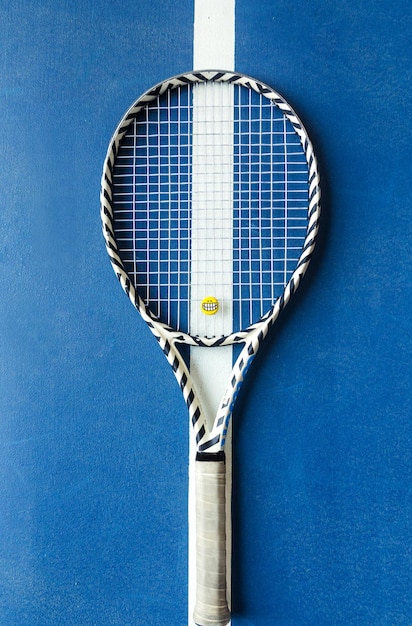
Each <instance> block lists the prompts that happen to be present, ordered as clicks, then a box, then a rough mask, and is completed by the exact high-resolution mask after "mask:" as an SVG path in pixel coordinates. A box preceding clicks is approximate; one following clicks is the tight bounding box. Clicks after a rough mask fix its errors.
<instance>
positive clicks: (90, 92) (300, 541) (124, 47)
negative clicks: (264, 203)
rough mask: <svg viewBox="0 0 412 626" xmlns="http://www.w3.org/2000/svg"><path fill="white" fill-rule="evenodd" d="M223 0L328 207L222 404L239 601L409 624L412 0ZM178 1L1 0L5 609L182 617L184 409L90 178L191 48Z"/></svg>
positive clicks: (244, 606) (38, 621) (293, 623)
mask: <svg viewBox="0 0 412 626" xmlns="http://www.w3.org/2000/svg"><path fill="white" fill-rule="evenodd" d="M236 11H237V31H236V43H237V46H236V68H237V69H238V70H240V71H244V72H246V73H249V74H251V75H254V76H256V77H258V78H260V79H262V80H264V81H266V82H268V83H269V84H272V85H273V86H274V87H275V88H277V89H279V91H280V92H281V93H283V94H284V95H285V96H286V97H287V99H288V100H290V102H291V104H292V105H293V106H294V107H295V108H296V110H297V112H298V113H299V114H300V116H301V117H302V119H303V121H304V123H305V125H306V126H307V128H308V131H309V133H310V135H311V137H312V138H313V140H314V143H315V145H316V148H317V153H318V157H319V160H320V166H321V172H322V174H323V191H324V202H323V204H324V221H323V225H322V230H321V243H320V246H319V248H318V250H317V253H316V256H315V259H314V263H313V265H312V267H311V269H310V271H309V274H308V276H307V277H305V281H304V283H303V284H302V287H301V288H300V289H299V292H298V294H297V295H296V297H295V298H294V300H293V301H292V303H291V304H290V305H289V306H288V308H287V310H286V311H285V313H284V315H282V316H281V319H280V320H279V323H277V327H276V329H274V331H273V333H272V334H271V336H270V337H271V338H270V339H269V343H268V345H267V346H266V347H264V348H263V350H262V353H261V354H259V356H258V358H257V359H255V362H254V364H253V366H252V368H251V370H250V373H249V377H248V380H249V383H247V382H246V383H245V385H246V386H245V387H244V388H243V389H242V391H241V393H240V395H239V404H238V406H237V409H236V410H235V415H234V420H235V444H236V451H235V458H234V462H235V482H234V496H235V499H234V574H233V586H234V589H233V598H234V618H233V626H246V625H247V626H251V625H253V626H273V625H278V624H279V625H282V626H302V625H314V626H323V625H324V626H331V625H339V626H347V625H348V624H357V625H360V626H363V625H366V626H368V625H371V626H376V625H379V626H393V625H397V624H402V625H403V624H409V623H412V607H411V594H410V589H411V582H412V581H411V561H410V535H411V526H410V509H411V487H410V485H411V453H410V450H411V413H412V410H411V399H410V385H411V378H412V376H411V374H412V371H411V369H412V368H411V363H412V358H411V356H412V355H411V329H410V319H411V314H410V311H411V308H412V296H411V288H410V261H411V254H410V241H411V225H412V206H411V204H412V201H411V198H412V189H411V169H412V168H411V151H410V146H411V131H410V121H409V120H410V111H411V104H412V103H411V93H412V89H411V87H412V85H411V81H412V77H411V71H410V61H411V53H412V44H411V39H410V33H411V30H412V23H411V22H412V19H411V8H410V7H409V6H406V4H405V3H398V4H397V3H394V2H390V1H389V0H379V1H378V2H375V3H366V2H363V3H353V2H349V0H338V1H335V2H332V1H326V0H324V1H323V2H306V1H303V0H297V1H296V2H294V3H290V2H285V1H284V0H279V1H278V2H272V1H271V2H269V1H265V0H253V1H252V0H238V1H237V5H236ZM192 25H193V7H192V2H191V1H190V2H189V1H188V0H184V1H182V2H177V3H176V2H171V1H169V0H167V1H164V0H162V1H160V0H152V1H150V2H149V1H148V0H140V1H139V2H132V1H128V0H126V1H124V2H120V1H110V2H109V1H108V0H97V1H94V2H93V3H84V2H80V1H78V0H75V1H72V2H68V1H63V0H56V1H54V2H51V0H48V1H46V0H40V1H38V2H36V3H33V2H30V1H29V0H19V1H17V0H12V1H11V2H9V3H7V6H6V5H5V6H4V8H3V11H2V25H1V27H0V29H1V37H2V55H1V60H0V63H1V65H0V98H1V110H2V114H1V116H0V132H1V142H2V156H3V158H2V168H1V171H2V194H1V214H0V224H1V228H0V263H1V272H0V290H1V296H2V305H1V307H0V329H1V330H0V349H1V355H2V359H1V363H0V370H1V378H0V502H1V513H0V578H1V585H0V624H1V625H2V626H3V625H4V626H37V625H42V626H49V625H50V626H55V625H56V624H59V625H62V626H69V625H70V626H71V625H76V626H83V625H92V624H96V625H99V626H101V625H104V626H111V625H116V626H117V625H119V626H127V625H131V624H133V625H134V626H135V625H141V626H143V625H144V626H182V625H184V624H185V623H186V621H187V615H186V611H187V609H186V576H187V554H186V553H187V539H186V524H187V513H186V488H187V467H186V463H187V451H188V437H187V418H186V409H185V406H184V401H183V400H182V398H181V394H180V391H179V389H178V387H177V385H176V383H175V380H174V377H173V374H172V372H171V371H169V366H168V365H167V363H166V361H165V360H164V357H163V355H162V354H161V351H160V350H159V349H158V347H157V346H156V342H155V340H154V338H153V337H152V336H151V334H150V333H148V332H147V329H146V328H145V326H144V324H143V322H142V321H141V320H140V319H139V317H138V315H137V314H136V312H135V311H134V310H133V308H132V307H131V306H130V303H129V302H128V300H127V298H126V297H125V296H124V295H123V294H122V291H121V289H120V287H119V286H118V285H117V283H116V279H115V277H114V275H113V272H112V270H111V268H110V264H109V261H108V259H107V256H106V253H105V250H104V245H103V239H102V236H101V233H100V222H99V215H98V214H99V203H98V194H99V182H100V174H101V167H102V163H103V159H104V154H105V150H106V146H107V144H108V141H109V139H110V135H111V133H112V131H113V129H114V127H115V125H116V123H117V121H118V120H119V119H120V117H121V115H122V114H123V112H124V111H125V110H126V108H127V107H128V106H129V105H130V104H131V102H132V101H133V100H134V99H135V98H136V97H137V96H138V95H140V94H141V93H142V92H143V91H144V90H145V89H146V88H148V87H150V86H151V85H152V84H154V83H156V82H157V81H159V80H161V79H163V78H165V77H167V76H169V75H173V74H176V73H178V72H181V71H186V70H188V69H190V68H191V65H192ZM154 381H157V383H156V384H155V382H154ZM159 416H163V417H162V421H159ZM165 425H166V426H167V428H173V429H174V432H175V435H174V438H173V440H170V439H169V437H168V436H167V433H166V432H165V428H164V426H165Z"/></svg>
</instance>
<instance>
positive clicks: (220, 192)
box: [188, 0, 235, 626]
mask: <svg viewBox="0 0 412 626" xmlns="http://www.w3.org/2000/svg"><path fill="white" fill-rule="evenodd" d="M234 57H235V0H195V1H194V43H193V69H194V70H207V69H224V70H234ZM216 87H219V86H218V85H217V86H216ZM201 97H202V96H201V95H195V96H194V107H195V106H196V102H200V100H199V98H201ZM222 98H223V102H225V103H226V105H228V106H229V107H230V108H231V110H232V111H233V92H232V90H231V89H230V90H226V94H222ZM199 111H200V110H199ZM203 111H204V112H205V113H206V116H207V112H206V110H205V109H203ZM194 116H195V117H196V116H198V112H196V111H194ZM198 122H199V123H200V124H203V123H205V122H206V123H210V121H209V122H207V120H206V119H205V118H204V116H203V113H200V118H198ZM221 122H222V120H220V121H218V122H217V124H218V126H219V124H220V128H219V131H221V130H222V126H224V127H225V130H224V134H225V141H224V142H222V140H220V143H221V144H222V143H224V144H227V145H230V146H233V138H231V137H230V134H231V133H233V124H232V129H230V123H229V124H226V125H225V124H223V125H222V124H221ZM195 128H196V125H195V127H194V130H195ZM209 128H210V127H209ZM213 134H214V133H213ZM228 135H229V137H228ZM200 158H201V157H200V155H199V159H200ZM224 158H225V159H227V155H225V157H224ZM196 159H197V157H196V153H195V154H194V155H193V170H194V171H193V180H192V185H193V186H192V190H193V188H194V190H195V192H197V191H202V190H203V191H204V190H205V187H208V188H209V194H210V191H211V190H212V195H213V197H214V201H213V203H218V202H220V203H221V206H224V207H225V208H224V209H223V211H224V213H225V214H224V215H222V214H220V217H221V219H222V222H221V223H218V222H214V225H212V228H213V230H214V235H213V236H214V240H216V238H217V240H218V241H219V232H218V231H219V230H220V242H221V243H220V244H219V243H217V244H216V245H217V246H218V248H217V249H215V250H214V251H213V252H212V255H213V256H214V258H215V259H217V258H218V256H220V253H219V245H220V250H221V249H222V246H225V247H226V248H227V246H229V247H231V246H232V230H233V229H232V225H231V219H232V198H231V194H232V184H231V180H232V173H231V172H230V171H229V170H228V169H227V168H223V169H225V173H224V174H223V176H224V179H223V180H218V179H215V180H213V178H214V175H213V171H212V167H210V171H209V173H208V175H207V176H206V177H204V176H202V175H201V174H196V168H197V164H196ZM218 169H219V168H214V171H216V170H218ZM229 177H230V184H229V185H226V184H225V181H226V182H227V180H228V178H229ZM228 194H229V196H228ZM193 195H194V194H193ZM209 197H211V196H210V195H209ZM198 206H199V205H198ZM210 208H213V207H210ZM196 211H197V205H196V200H195V201H194V203H193V205H192V237H194V240H197V241H198V242H199V247H200V249H199V250H194V249H193V247H192V256H193V258H194V259H196V258H197V259H198V263H197V265H196V261H195V265H194V271H193V272H192V275H191V294H192V295H191V300H192V307H191V310H192V311H193V312H192V313H191V320H190V321H191V325H193V328H191V332H194V333H199V334H200V333H203V332H204V330H207V329H205V328H204V327H203V324H205V323H211V324H212V325H213V324H214V323H215V322H214V321H213V318H214V316H205V315H203V314H200V315H201V317H202V318H203V319H201V318H199V314H198V309H199V298H200V300H202V298H203V297H205V296H209V295H215V294H214V293H205V289H207V288H208V287H209V285H208V284H205V277H204V271H203V272H202V268H201V265H202V264H203V265H204V262H203V261H202V255H204V251H202V250H201V239H202V234H201V230H202V229H203V228H204V226H205V225H204V223H203V224H202V220H204V216H202V211H201V208H200V214H197V215H196ZM193 212H194V213H195V215H193ZM229 214H230V215H229ZM228 215H229V218H230V219H228ZM223 223H224V224H225V227H223ZM193 225H194V228H195V231H194V232H193ZM209 226H210V225H208V227H209ZM197 229H199V230H198V232H197V233H196V230H197ZM225 230H226V231H228V230H230V236H228V234H227V233H225V232H224V231H225ZM229 239H230V242H229ZM192 245H193V242H192ZM221 251H222V250H221ZM203 258H204V256H203ZM232 267H233V265H232V261H231V259H229V260H228V259H226V262H225V263H224V266H223V267H221V266H220V267H219V265H218V264H217V263H215V261H213V263H212V267H209V268H208V280H209V277H210V274H212V276H213V274H215V275H217V273H218V272H223V273H224V274H228V273H230V276H229V277H227V276H225V278H224V280H223V281H221V282H224V283H225V284H226V288H227V289H231V283H232V280H233V278H232ZM209 270H210V271H209ZM212 280H213V278H212ZM215 280H216V279H215ZM216 282H217V280H216ZM211 287H212V288H213V285H211ZM215 297H218V295H215ZM220 297H222V298H223V299H224V294H222V296H220ZM229 297H230V299H231V294H230V296H229ZM218 299H219V297H218ZM221 315H224V320H223V326H224V332H229V331H230V330H231V325H232V311H231V307H229V308H226V309H225V310H224V311H223V312H221ZM206 318H208V320H210V321H209V322H206ZM216 323H218V322H216ZM196 329H198V330H196ZM209 332H210V334H213V329H211V331H209ZM209 332H207V333H206V334H209ZM222 332H223V331H222ZM219 334H220V333H219ZM232 352H233V350H232V347H231V346H229V347H224V348H211V349H208V348H198V347H195V348H191V349H190V371H191V375H192V376H193V378H194V383H195V385H196V390H197V394H198V396H199V401H200V404H201V406H202V408H203V411H204V412H205V414H206V417H207V419H208V421H209V422H213V419H214V416H215V413H216V411H217V408H218V405H219V402H220V399H221V397H222V395H223V392H224V390H225V386H226V384H227V382H228V381H229V378H230V373H231V369H232ZM190 428H191V426H190ZM195 456H196V446H195V441H194V437H193V433H192V428H191V434H190V465H189V505H188V506H189V599H188V604H189V607H188V624H189V626H193V624H194V622H193V618H192V615H193V609H194V603H195V589H196V534H195V510H194V509H195V507H194V503H195V496H194V476H193V475H194V459H195ZM226 467H227V472H228V475H227V512H228V513H229V516H228V519H229V520H230V502H231V484H232V480H231V467H232V455H231V436H230V433H228V437H227V439H226ZM230 543H231V525H230V523H229V524H228V527H227V546H228V555H227V557H228V568H227V571H228V593H229V606H230V578H231V568H230V561H231V550H230Z"/></svg>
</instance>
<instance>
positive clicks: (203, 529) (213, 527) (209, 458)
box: [193, 451, 230, 626]
mask: <svg viewBox="0 0 412 626" xmlns="http://www.w3.org/2000/svg"><path fill="white" fill-rule="evenodd" d="M195 485H196V604H195V609H194V613H193V619H194V621H195V623H196V624H197V625H198V626H226V624H227V623H228V622H229V620H230V612H229V607H228V604H227V593H226V489H225V488H226V468H225V453H224V452H223V451H221V452H217V453H214V454H212V453H209V454H207V453H202V452H198V453H197V457H196V463H195Z"/></svg>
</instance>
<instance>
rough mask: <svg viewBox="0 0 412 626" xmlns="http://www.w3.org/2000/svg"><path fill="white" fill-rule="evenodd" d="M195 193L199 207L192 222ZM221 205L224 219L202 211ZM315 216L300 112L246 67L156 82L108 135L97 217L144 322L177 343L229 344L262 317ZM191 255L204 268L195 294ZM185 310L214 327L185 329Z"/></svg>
mask: <svg viewBox="0 0 412 626" xmlns="http://www.w3.org/2000/svg"><path fill="white" fill-rule="evenodd" d="M212 86H213V92H212V90H211V87H212ZM216 86H217V87H218V88H217V90H216ZM228 93H230V95H229V96H228ZM196 103H197V104H196ZM202 110H204V111H205V113H204V115H203V114H202V112H201V113H200V114H199V111H202ZM199 115H200V118H201V119H200V120H199ZM202 115H203V117H202ZM216 118H217V122H216ZM212 120H214V121H212ZM211 129H212V130H211ZM222 129H223V130H222ZM229 143H231V145H230V146H229V145H227V144H229ZM199 167H200V168H201V169H202V168H204V169H205V171H206V174H205V175H203V182H202V176H200V179H201V182H200V183H199V174H198V173H197V171H198V169H199ZM218 170H219V171H218ZM221 170H224V171H225V172H226V174H224V175H223V178H222V175H221ZM222 194H223V195H222ZM208 196H209V197H208ZM199 197H200V200H199ZM195 203H197V205H196V206H197V207H199V203H200V205H203V209H202V206H201V208H200V209H199V208H198V209H196V210H200V211H202V210H203V214H202V213H201V215H203V216H204V218H201V221H202V219H203V222H204V223H203V224H202V226H201V228H200V230H198V231H197V232H195V228H194V205H195ZM225 204H226V205H229V208H227V207H226V209H224V205H225ZM222 207H223V208H222ZM221 212H223V214H224V216H225V218H224V219H223V220H221V222H219V221H218V222H216V217H213V218H212V217H210V216H212V215H218V219H219V215H220V213H221ZM319 215H320V187H319V173H318V167H317V161H316V157H315V154H314V151H313V146H312V144H311V142H310V140H309V138H308V135H307V132H306V130H305V128H304V126H303V124H302V122H301V121H300V119H299V118H298V116H297V115H296V113H295V112H294V110H293V109H292V108H291V107H290V105H289V104H288V103H287V102H286V101H285V99H284V98H283V97H282V96H281V95H280V94H279V93H278V92H276V91H274V90H273V89H272V88H271V87H269V86H268V85H266V84H264V83H262V82H260V81H257V80H255V79H253V78H251V77H248V76H246V75H243V74H239V73H234V72H225V71H202V72H190V73H185V74H180V75H178V76H175V77H172V78H169V79H167V80H166V81H163V82H162V83H159V84H157V85H156V86H155V87H153V88H152V89H150V90H148V91H147V92H145V93H144V94H143V95H142V96H141V97H140V98H139V99H138V100H137V101H136V102H135V103H134V104H133V105H132V106H131V107H130V109H129V110H128V111H127V112H126V114H125V115H124V116H123V118H122V120H121V121H120V123H119V125H118V127H117V129H116V131H115V133H114V135H113V137H112V139H111V142H110V144H109V148H108V151H107V155H106V159H105V162H104V167H103V175H102V185H101V217H102V224H103V234H104V237H105V241H106V247H107V251H108V254H109V257H110V260H111V263H112V266H113V269H114V271H115V272H116V274H117V276H118V278H119V280H120V283H121V285H122V287H123V289H124V291H125V292H126V293H127V295H128V296H129V298H130V299H131V301H132V303H133V305H134V306H135V307H136V308H137V309H138V310H139V312H140V313H141V314H142V316H143V317H144V319H145V320H146V321H147V322H148V323H149V325H150V326H152V327H155V328H156V329H157V332H158V333H159V332H163V331H164V332H167V333H174V337H175V339H176V340H177V341H180V342H183V343H187V344H189V345H207V346H217V345H227V344H235V343H240V342H244V341H245V338H246V337H247V336H248V335H250V333H252V332H253V331H254V330H256V329H258V328H259V327H260V326H261V325H262V324H265V325H266V326H267V325H270V324H271V323H272V322H273V321H274V320H275V319H276V317H277V315H278V313H279V311H280V309H282V308H283V307H284V306H285V304H286V303H287V302H288V301H289V299H290V297H291V295H292V294H293V293H294V291H295V290H296V288H297V286H298V285H299V283H300V280H301V278H302V276H303V275H304V273H305V271H306V269H307V266H308V264H309V261H310V258H311V255H312V252H313V249H314V246H315V241H316V235H317V231H318V220H319ZM228 216H229V217H228ZM211 219H214V220H215V221H214V222H213V224H212V222H211V221H210V220H211ZM226 222H228V223H226ZM220 231H222V232H225V234H224V235H223V236H221V235H220ZM211 233H212V237H211ZM228 233H229V235H228ZM212 238H213V241H212V240H211V239H212ZM219 238H220V239H221V240H222V241H221V242H220V244H218V245H217V244H216V241H217V240H218V239H219ZM195 241H197V243H196V245H194V242H195ZM194 247H196V251H195V252H194ZM195 255H196V257H197V260H196V262H197V266H198V267H200V268H201V269H200V273H203V274H204V275H205V277H206V278H205V279H204V286H203V287H202V289H203V293H201V294H200V296H199V295H197V296H196V297H197V301H196V299H194V298H193V293H192V292H193V281H192V276H191V272H193V268H194V266H195ZM199 255H200V256H199ZM226 255H228V258H227V259H223V260H224V263H226V265H225V267H226V270H225V272H226V273H225V278H224V279H222V280H221V284H219V280H220V278H219V277H220V276H221V275H223V272H222V271H221V269H220V260H221V257H222V258H223V257H225V256H226ZM228 263H229V266H228ZM228 267H229V271H228V269H227V268H228ZM202 268H204V269H202ZM198 273H199V270H198ZM210 274H211V275H214V283H213V285H211V287H210V288H209V285H208V282H207V281H208V278H207V276H208V275H210ZM228 274H229V275H230V278H229V279H228V278H227V276H228ZM216 277H217V278H216ZM202 289H201V292H202ZM215 307H216V314H214V312H213V309H214V308H215ZM228 307H230V316H231V318H232V319H231V321H230V323H229V326H228V324H227V309H228ZM193 308H196V310H197V311H199V310H203V313H205V316H204V317H207V318H212V319H213V325H212V326H211V328H212V333H211V334H209V332H202V331H201V332H199V331H198V330H197V328H196V324H195V325H194V328H193V324H192V323H191V319H192V318H191V315H192V313H191V309H193ZM211 310H212V314H210V311H211ZM225 310H226V321H224V314H225ZM192 317H193V315H192ZM221 319H222V322H220V320H221ZM201 328H202V327H201Z"/></svg>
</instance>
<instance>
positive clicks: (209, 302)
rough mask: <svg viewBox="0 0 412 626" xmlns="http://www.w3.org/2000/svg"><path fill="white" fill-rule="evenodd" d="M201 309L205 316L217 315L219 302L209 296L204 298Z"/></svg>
mask: <svg viewBox="0 0 412 626" xmlns="http://www.w3.org/2000/svg"><path fill="white" fill-rule="evenodd" d="M200 308H201V309H202V312H203V313H204V314H205V315H215V313H217V312H218V310H219V302H218V301H217V300H216V298H215V297H214V296H207V297H206V298H203V300H202V303H201V305H200Z"/></svg>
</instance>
